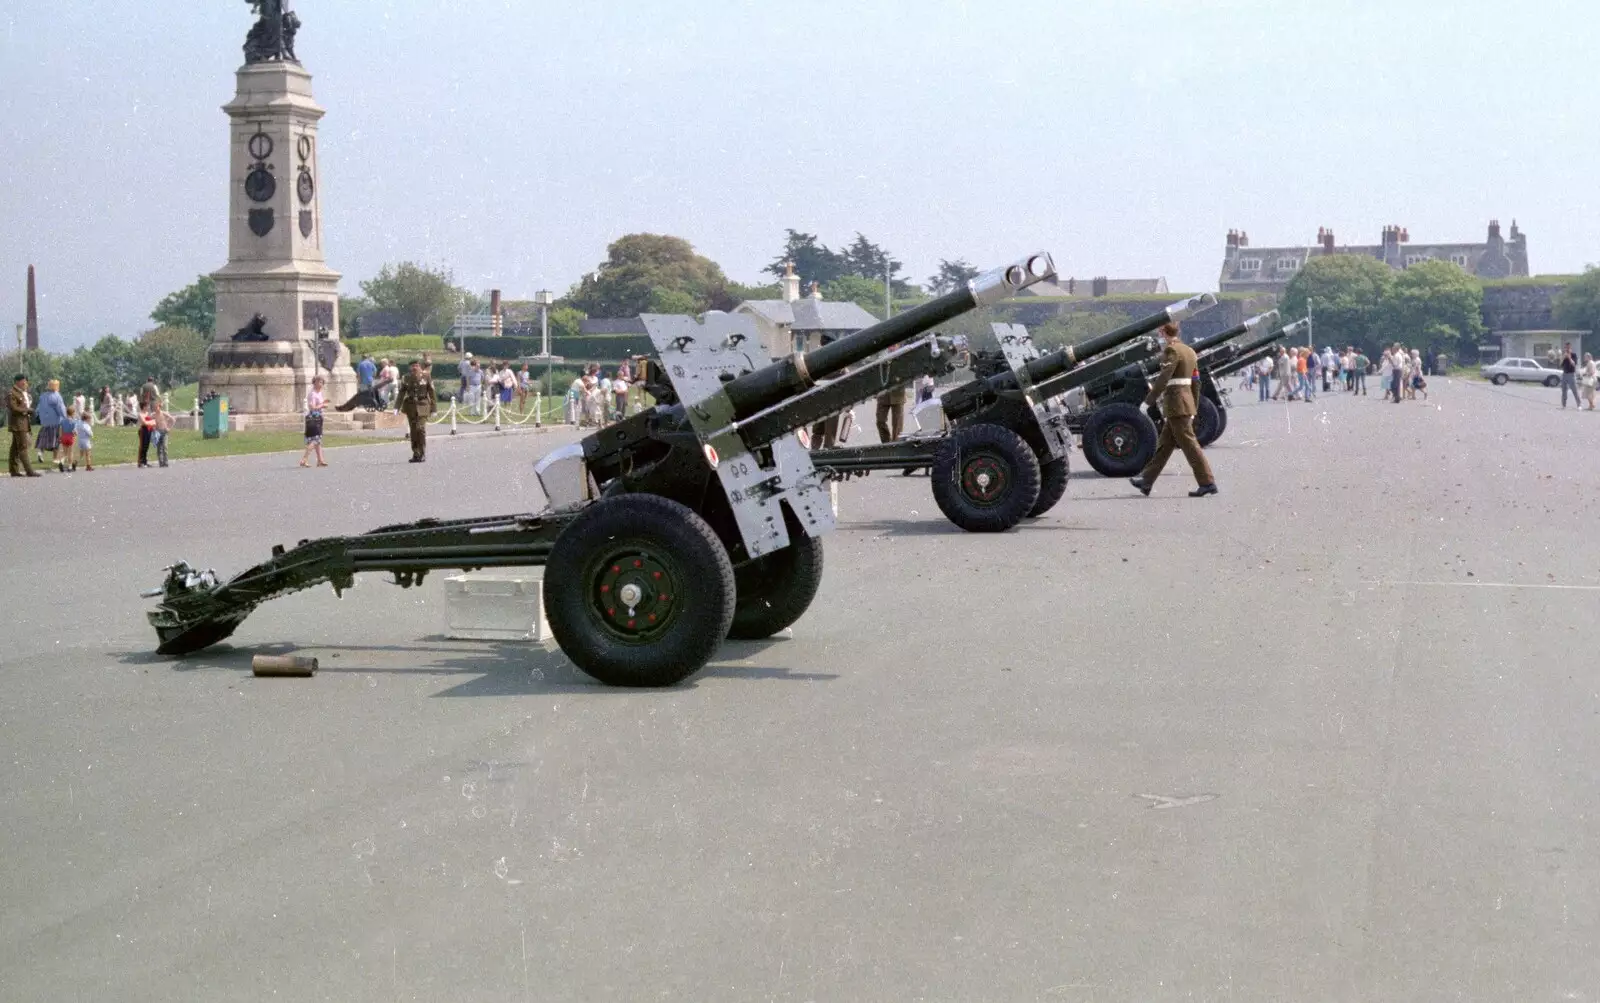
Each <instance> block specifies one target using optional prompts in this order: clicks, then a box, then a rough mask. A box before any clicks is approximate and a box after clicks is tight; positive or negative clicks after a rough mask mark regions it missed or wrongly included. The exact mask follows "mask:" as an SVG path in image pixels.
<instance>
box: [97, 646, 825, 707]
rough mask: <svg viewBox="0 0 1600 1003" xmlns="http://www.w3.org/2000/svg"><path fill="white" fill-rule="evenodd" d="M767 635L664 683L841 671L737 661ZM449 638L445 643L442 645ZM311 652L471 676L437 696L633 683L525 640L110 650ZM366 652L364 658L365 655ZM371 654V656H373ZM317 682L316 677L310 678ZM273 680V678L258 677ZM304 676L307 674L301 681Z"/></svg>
mask: <svg viewBox="0 0 1600 1003" xmlns="http://www.w3.org/2000/svg"><path fill="white" fill-rule="evenodd" d="M781 643H784V642H783V640H782V639H778V638H774V639H768V640H765V641H728V642H725V643H724V645H723V648H722V650H721V652H719V657H718V658H717V659H714V660H713V661H712V662H710V663H709V664H708V665H707V666H706V667H705V668H704V669H701V670H700V671H699V672H698V673H696V674H695V675H693V676H690V677H689V678H688V679H686V680H684V681H683V682H681V683H679V684H677V685H676V686H672V687H668V688H670V689H674V690H678V689H693V688H694V687H695V685H696V683H697V682H698V681H699V680H700V679H704V678H721V679H747V680H786V681H790V682H825V681H828V680H832V679H837V678H839V677H838V675H837V674H836V673H830V672H797V671H793V670H791V669H787V668H781V667H770V666H759V665H743V664H737V663H738V661H739V660H741V659H748V658H751V657H753V656H755V655H758V654H760V653H762V652H764V651H766V649H767V648H769V647H772V646H773V645H774V644H781ZM445 645H448V646H449V647H444V646H445ZM289 654H303V655H312V656H314V657H316V658H317V659H318V663H319V664H318V666H317V674H318V675H324V674H328V675H337V674H350V675H372V676H462V675H470V676H473V677H474V678H473V679H471V680H468V681H465V682H461V683H458V684H456V685H454V686H450V687H448V688H446V689H443V690H440V691H439V692H438V693H434V694H432V695H433V696H435V697H505V696H529V695H539V694H549V693H593V694H596V695H599V694H622V693H629V692H634V690H631V689H628V688H623V687H616V686H606V685H605V684H603V683H600V682H598V681H596V680H595V679H593V678H591V677H590V676H588V675H586V674H585V673H584V672H583V671H582V670H580V669H579V668H578V667H577V666H575V665H573V664H572V662H570V661H568V659H567V657H566V656H565V655H563V654H561V652H560V651H547V650H546V649H545V648H544V647H543V646H542V645H538V644H533V643H529V642H498V641H453V640H450V639H448V638H445V637H443V636H441V635H437V634H435V635H431V636H428V637H422V638H418V639H417V643H416V644H415V645H395V644H371V645H355V644H302V645H294V644H260V645H254V646H251V647H249V648H242V647H235V646H233V645H230V644H219V645H216V646H214V647H211V648H208V649H206V650H205V651H201V652H196V653H195V654H193V655H189V656H186V657H184V658H171V657H168V656H166V655H158V654H155V653H154V652H150V651H126V652H112V653H111V655H112V657H114V658H116V660H117V661H118V662H120V663H122V664H123V665H160V664H170V665H171V667H172V670H173V671H174V672H203V671H208V670H209V671H223V672H236V673H241V674H246V675H248V674H249V673H250V671H251V669H250V662H251V660H252V659H253V658H254V657H255V656H256V655H289ZM363 656H365V657H363ZM374 656H376V657H374ZM406 656H411V660H412V661H414V662H415V663H416V664H413V665H406V666H396V665H394V664H392V663H393V662H394V661H397V660H405V659H406ZM313 681H314V680H313ZM263 682H267V683H269V684H270V683H276V682H279V681H277V680H263ZM302 682H304V680H302Z"/></svg>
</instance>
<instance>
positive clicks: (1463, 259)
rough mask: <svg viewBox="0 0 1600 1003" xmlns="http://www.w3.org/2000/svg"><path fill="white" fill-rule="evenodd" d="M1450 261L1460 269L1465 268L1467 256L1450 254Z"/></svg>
mask: <svg viewBox="0 0 1600 1003" xmlns="http://www.w3.org/2000/svg"><path fill="white" fill-rule="evenodd" d="M1450 260H1451V261H1454V262H1455V263H1456V264H1458V265H1460V266H1461V267H1462V268H1465V267H1467V256H1466V255H1465V254H1452V255H1450Z"/></svg>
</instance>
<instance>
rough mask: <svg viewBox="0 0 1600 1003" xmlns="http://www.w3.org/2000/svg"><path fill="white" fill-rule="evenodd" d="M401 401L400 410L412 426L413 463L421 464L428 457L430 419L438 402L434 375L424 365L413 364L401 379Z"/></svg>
mask: <svg viewBox="0 0 1600 1003" xmlns="http://www.w3.org/2000/svg"><path fill="white" fill-rule="evenodd" d="M399 400H400V410H401V412H402V413H404V414H405V416H406V423H407V424H409V425H410V426H411V462H412V463H421V462H423V461H424V460H425V459H426V458H427V455H428V418H429V416H430V415H432V414H433V405H434V403H435V401H436V400H437V397H436V395H435V394H434V392H433V375H432V374H431V373H427V372H424V371H423V369H422V363H420V362H412V363H411V369H410V371H408V372H407V373H406V374H405V376H403V377H401V378H400V398H399Z"/></svg>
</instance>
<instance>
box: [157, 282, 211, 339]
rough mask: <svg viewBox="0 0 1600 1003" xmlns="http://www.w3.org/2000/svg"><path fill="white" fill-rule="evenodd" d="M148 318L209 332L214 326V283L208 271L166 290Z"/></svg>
mask: <svg viewBox="0 0 1600 1003" xmlns="http://www.w3.org/2000/svg"><path fill="white" fill-rule="evenodd" d="M150 319H151V320H153V321H155V322H156V323H157V324H161V325H162V326H165V327H187V328H188V329H189V330H191V331H199V332H200V333H201V334H204V335H208V336H209V335H210V334H212V332H213V331H214V330H215V329H216V326H217V284H216V283H215V282H213V281H211V276H209V275H202V276H200V277H199V278H197V279H195V280H194V281H193V282H191V283H189V284H188V285H186V286H184V287H183V288H182V289H179V290H178V291H177V292H175V293H169V294H167V296H166V297H165V298H163V299H162V300H161V302H160V303H157V304H156V308H155V309H154V310H152V311H150Z"/></svg>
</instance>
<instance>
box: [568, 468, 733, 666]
mask: <svg viewBox="0 0 1600 1003" xmlns="http://www.w3.org/2000/svg"><path fill="white" fill-rule="evenodd" d="M544 581H545V594H544V606H545V616H546V617H548V619H549V621H550V632H551V633H552V634H554V635H555V639H556V642H557V643H558V644H560V645H561V650H562V651H564V652H565V653H566V655H567V657H568V658H570V659H572V661H573V663H574V664H575V665H577V666H578V668H580V669H582V670H583V671H584V672H587V673H588V674H589V675H591V676H593V677H594V678H596V679H598V680H600V681H601V682H603V683H606V684H608V685H611V686H671V685H672V684H674V683H677V682H681V681H682V680H684V679H686V678H688V677H689V676H691V675H693V674H694V673H696V672H698V671H700V669H701V668H703V667H704V666H705V664H706V662H708V661H710V660H711V658H712V656H714V655H715V654H716V651H717V647H718V645H720V644H721V642H722V638H724V637H726V636H727V634H728V628H729V626H730V625H731V623H732V622H733V613H734V594H735V593H734V578H733V565H732V563H731V562H729V560H728V552H727V550H726V549H725V548H724V547H723V545H722V541H721V540H720V539H718V538H717V534H716V532H715V531H713V530H712V529H711V527H710V526H709V525H707V524H706V522H705V520H704V519H702V518H700V516H698V515H697V514H695V512H694V511H693V510H692V509H689V508H687V507H686V506H683V505H680V504H678V503H677V502H675V501H671V500H670V499H667V498H662V497H660V496H658V495H642V494H641V495H621V496H619V497H615V498H607V499H603V500H601V501H598V502H595V503H594V504H593V505H591V506H589V507H588V508H587V509H585V510H584V511H583V512H582V513H581V514H580V515H578V517H577V518H576V519H574V520H573V521H572V523H571V524H570V525H569V526H567V528H566V529H565V530H563V531H562V533H561V535H560V536H558V537H557V538H556V541H555V543H554V545H553V546H552V547H551V549H550V557H549V560H548V562H547V564H546V569H545V579H544Z"/></svg>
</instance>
